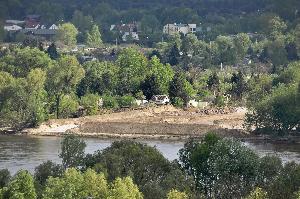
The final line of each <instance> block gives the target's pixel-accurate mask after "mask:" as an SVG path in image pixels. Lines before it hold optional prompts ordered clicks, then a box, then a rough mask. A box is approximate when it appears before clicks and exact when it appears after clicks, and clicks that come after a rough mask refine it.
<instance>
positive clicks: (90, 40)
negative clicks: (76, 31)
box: [86, 25, 102, 48]
mask: <svg viewBox="0 0 300 199" xmlns="http://www.w3.org/2000/svg"><path fill="white" fill-rule="evenodd" d="M86 37H87V38H86V43H87V45H88V46H90V47H95V48H96V47H100V46H101V45H102V40H101V34H100V31H99V27H98V26H97V25H93V26H92V28H91V30H90V31H89V32H88V33H87V36H86Z"/></svg>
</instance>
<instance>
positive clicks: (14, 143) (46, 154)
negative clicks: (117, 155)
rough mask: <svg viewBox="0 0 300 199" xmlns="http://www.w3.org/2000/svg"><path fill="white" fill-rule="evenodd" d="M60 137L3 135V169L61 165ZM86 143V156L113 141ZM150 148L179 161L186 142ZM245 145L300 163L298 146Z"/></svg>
mask: <svg viewBox="0 0 300 199" xmlns="http://www.w3.org/2000/svg"><path fill="white" fill-rule="evenodd" d="M61 139H62V138H61V137H30V136H3V135H0V169H5V168H6V169H9V170H10V172H11V173H12V174H14V173H16V172H17V171H18V170H20V169H26V170H29V171H30V172H33V171H34V168H35V167H36V166H38V165H39V164H41V163H43V162H45V161H47V160H52V161H54V162H56V163H61V160H60V158H59V157H58V154H59V153H60V143H61ZM83 139H84V140H85V142H86V144H87V147H86V153H93V152H94V151H97V150H101V149H104V148H106V147H108V146H110V144H111V143H112V142H113V140H107V139H99V138H83ZM139 142H142V143H146V144H148V145H149V146H155V147H156V148H157V149H158V150H159V151H160V152H161V153H162V154H163V155H164V156H165V157H166V158H168V159H169V160H174V159H176V158H178V155H177V153H178V151H179V149H180V148H182V147H183V145H184V143H183V142H178V141H157V140H139ZM245 145H246V146H248V147H250V148H251V149H253V150H255V151H256V152H257V153H258V154H259V155H260V156H263V155H267V154H268V155H277V156H279V157H280V158H281V159H282V160H283V162H289V161H295V162H298V163H300V145H299V144H289V145H286V144H276V145H274V144H271V143H250V142H246V143H245Z"/></svg>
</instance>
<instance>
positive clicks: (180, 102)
mask: <svg viewBox="0 0 300 199" xmlns="http://www.w3.org/2000/svg"><path fill="white" fill-rule="evenodd" d="M172 104H173V105H174V106H176V107H179V108H182V107H183V106H184V101H183V99H182V98H180V97H174V98H173V99H172Z"/></svg>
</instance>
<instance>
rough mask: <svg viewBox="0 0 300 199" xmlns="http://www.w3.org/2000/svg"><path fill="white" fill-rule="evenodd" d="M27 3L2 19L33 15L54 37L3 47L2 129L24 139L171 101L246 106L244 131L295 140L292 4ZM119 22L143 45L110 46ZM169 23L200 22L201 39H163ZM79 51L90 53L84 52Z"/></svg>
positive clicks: (297, 52)
mask: <svg viewBox="0 0 300 199" xmlns="http://www.w3.org/2000/svg"><path fill="white" fill-rule="evenodd" d="M30 2H31V3H30ZM30 2H29V3H28V4H26V5H24V6H21V5H22V3H21V2H19V1H16V2H13V3H10V2H8V1H3V2H1V3H0V8H1V9H2V10H3V11H4V12H3V14H2V15H0V18H3V19H4V18H5V17H21V16H20V15H22V14H23V15H25V14H28V12H36V13H38V14H39V13H40V14H42V16H41V19H42V20H44V21H48V22H49V23H50V22H52V23H55V22H57V23H58V24H59V30H58V34H57V36H56V37H55V38H54V40H53V41H51V43H52V44H50V45H45V46H44V45H43V43H42V42H41V41H42V40H39V39H40V38H38V37H37V38H32V37H27V36H26V35H24V38H23V40H22V41H19V42H17V44H11V43H8V44H9V45H4V46H3V48H1V51H0V125H1V126H0V128H1V129H2V128H5V129H7V128H8V129H13V130H21V129H23V128H26V127H34V126H37V125H39V124H40V123H41V122H43V121H46V120H48V119H51V118H68V117H79V116H82V115H93V114H98V113H99V112H100V111H101V109H113V110H116V109H119V108H122V107H132V106H136V99H137V100H144V99H147V100H149V99H151V97H152V96H153V95H168V96H169V97H170V98H171V102H172V104H173V105H175V106H178V107H187V106H188V104H189V101H190V100H196V101H199V100H200V101H202V102H208V103H209V104H210V105H211V106H219V107H220V106H247V108H248V109H249V113H248V115H247V119H246V126H247V127H248V128H249V129H253V128H255V129H256V132H257V133H270V134H275V135H286V134H289V133H295V132H299V125H300V119H299V115H300V114H299V109H300V108H299V101H300V100H299V90H300V89H299V84H300V83H299V82H300V76H299V74H300V69H299V68H300V62H299V56H300V43H299V35H300V25H299V12H298V10H299V9H297V6H298V7H299V3H298V2H296V1H294V0H289V1H288V3H282V2H279V1H259V2H256V3H254V2H250V3H249V2H246V1H238V2H239V3H237V4H234V8H235V9H234V10H233V9H230V6H233V4H232V2H231V1H227V0H222V1H199V2H194V1H188V2H186V3H184V4H183V3H179V2H171V4H170V5H168V8H165V3H164V2H156V3H155V6H153V2H151V3H147V2H144V1H142V2H140V3H133V2H131V1H129V2H128V4H126V5H125V4H124V3H121V2H118V3H115V2H105V3H96V2H92V1H88V2H87V3H86V5H85V6H84V7H82V6H81V4H78V2H74V3H72V5H74V7H72V8H69V6H66V5H69V4H70V2H71V1H59V2H55V3H53V5H49V4H48V3H47V2H44V1H41V2H38V3H37V2H35V1H30ZM33 2H34V3H33ZM129 5H132V6H133V7H134V8H136V9H132V7H131V6H129ZM150 5H151V6H150ZM53 6H54V7H53ZM59 7H61V9H54V8H59ZM66 7H68V9H67V8H66ZM50 8H53V9H50ZM195 9H198V10H197V11H196V10H195ZM12 10H18V11H20V12H13V11H12ZM53 10H55V12H57V13H56V14H54V15H53ZM221 10H222V12H219V11H221ZM283 10H284V11H283ZM290 11H293V12H290ZM49 12H51V13H52V14H50V13H49ZM99 13H100V14H99ZM288 13H292V14H288ZM46 16H47V17H46ZM120 21H122V23H131V22H134V21H136V22H137V23H138V24H139V25H140V27H142V28H141V30H139V32H141V39H140V40H139V42H133V41H132V40H130V41H131V42H127V43H130V45H128V46H130V47H128V46H126V47H124V46H119V45H113V44H112V41H115V39H116V38H117V40H118V39H119V40H120V38H118V36H116V35H113V33H111V32H110V31H109V27H110V25H112V24H113V23H115V24H117V23H118V22H120ZM0 22H1V20H0ZM174 22H182V23H183V22H184V23H196V24H198V25H201V27H199V28H200V29H201V30H199V31H197V33H196V34H186V35H184V34H179V33H174V34H170V35H169V34H164V35H163V34H162V26H163V25H165V24H166V23H174ZM0 24H2V23H0ZM233 24H234V26H233ZM157 27H159V28H157ZM4 36H6V38H4V40H5V41H7V42H11V40H13V38H12V35H10V34H9V35H5V34H4ZM110 36H111V37H114V38H113V39H112V38H109V37H110ZM115 36H116V38H115ZM157 38H159V39H157ZM81 43H85V44H86V47H90V48H89V50H88V51H84V50H81V48H82V47H80V46H82V45H77V44H81ZM57 46H58V48H57ZM44 47H47V48H45V49H44ZM86 59H87V60H86Z"/></svg>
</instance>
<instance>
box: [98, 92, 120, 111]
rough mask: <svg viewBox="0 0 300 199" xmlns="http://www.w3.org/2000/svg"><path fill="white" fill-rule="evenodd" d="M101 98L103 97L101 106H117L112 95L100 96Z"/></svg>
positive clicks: (108, 107)
mask: <svg viewBox="0 0 300 199" xmlns="http://www.w3.org/2000/svg"><path fill="white" fill-rule="evenodd" d="M102 99H103V108H107V109H117V108H118V107H119V104H118V101H117V99H116V98H115V97H113V96H110V95H106V96H102Z"/></svg>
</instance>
